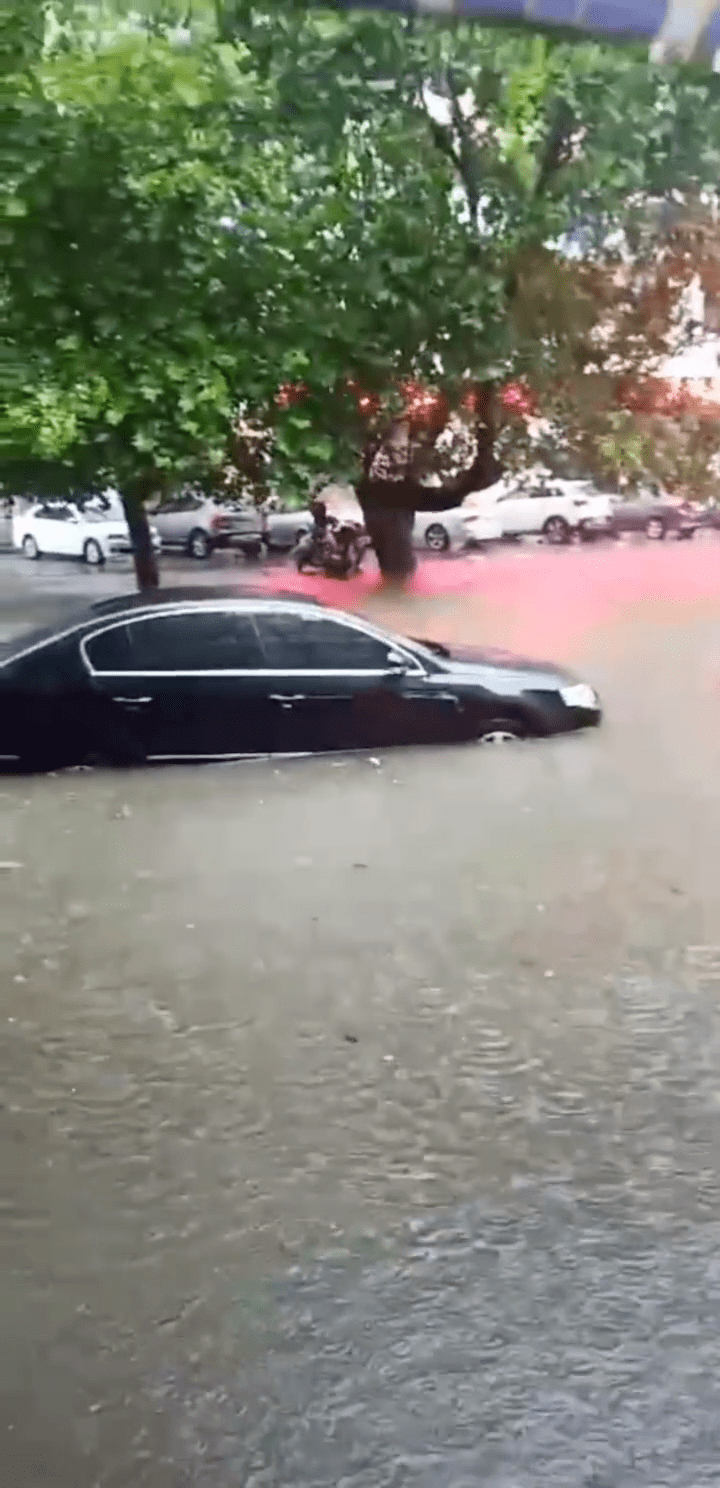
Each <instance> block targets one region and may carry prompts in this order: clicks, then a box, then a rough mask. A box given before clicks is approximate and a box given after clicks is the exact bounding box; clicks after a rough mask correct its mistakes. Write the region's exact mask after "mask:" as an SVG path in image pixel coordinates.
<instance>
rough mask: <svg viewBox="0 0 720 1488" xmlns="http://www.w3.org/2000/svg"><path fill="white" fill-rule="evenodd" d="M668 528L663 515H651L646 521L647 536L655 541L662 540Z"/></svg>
mask: <svg viewBox="0 0 720 1488" xmlns="http://www.w3.org/2000/svg"><path fill="white" fill-rule="evenodd" d="M666 530H667V529H666V527H665V523H664V522H663V519H662V517H649V518H648V520H647V522H646V523H645V536H646V537H649V538H652V540H653V541H654V542H661V541H662V539H663V538H664V536H665V533H666Z"/></svg>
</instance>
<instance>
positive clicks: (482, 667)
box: [419, 640, 578, 689]
mask: <svg viewBox="0 0 720 1488" xmlns="http://www.w3.org/2000/svg"><path fill="white" fill-rule="evenodd" d="M419 644H420V645H421V646H426V647H427V648H428V650H429V651H432V653H433V655H434V656H436V657H437V658H438V660H439V661H440V662H441V663H442V665H443V667H444V668H445V669H447V670H448V671H451V672H455V673H457V672H462V673H463V675H466V676H467V677H468V680H470V675H471V674H474V675H476V676H477V674H478V673H480V672H482V673H484V674H485V675H486V676H487V673H488V672H490V673H492V685H493V686H494V685H496V684H497V683H498V682H499V681H500V680H501V679H502V678H503V677H506V678H508V679H509V680H512V684H513V686H514V687H518V686H522V685H525V686H526V687H528V688H530V687H542V686H543V685H544V686H545V687H551V688H553V689H556V688H558V687H564V686H565V684H566V683H568V682H576V681H577V680H578V679H577V677H575V676H574V675H573V673H572V672H568V671H566V670H565V668H564V667H559V666H557V665H556V664H555V662H554V661H537V660H532V659H531V658H530V657H527V656H517V655H516V654H515V653H514V652H513V651H504V650H502V649H501V648H499V647H494V646H463V645H460V646H456V645H452V646H445V645H442V644H440V642H438V641H427V640H425V641H419Z"/></svg>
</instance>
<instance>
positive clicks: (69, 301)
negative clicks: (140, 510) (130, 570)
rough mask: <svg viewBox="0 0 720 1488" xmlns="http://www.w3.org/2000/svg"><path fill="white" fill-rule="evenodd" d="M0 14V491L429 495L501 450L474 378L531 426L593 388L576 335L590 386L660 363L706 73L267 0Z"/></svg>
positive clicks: (709, 110)
mask: <svg viewBox="0 0 720 1488" xmlns="http://www.w3.org/2000/svg"><path fill="white" fill-rule="evenodd" d="M138 11H141V13H140V14H138ZM5 13H6V16H7V19H6V20H5V21H4V26H3V33H2V47H3V50H2V66H3V71H4V82H5V88H4V93H5V98H6V100H7V101H6V102H5V103H4V104H3V120H2V123H3V126H4V127H3V134H2V140H1V141H0V151H1V152H2V155H1V158H0V165H1V166H2V172H1V176H0V219H1V226H0V232H1V233H2V246H3V253H2V263H1V265H0V304H1V305H2V375H3V383H4V389H3V399H2V411H1V412H0V479H1V480H3V481H4V483H5V485H6V486H9V487H10V488H14V489H17V488H18V485H19V484H20V483H21V482H25V483H34V482H35V481H36V480H39V479H40V476H41V474H44V476H45V479H46V480H47V479H51V480H52V481H55V482H58V481H60V480H63V481H64V483H65V484H72V483H83V484H86V485H87V484H90V483H97V482H98V481H100V480H112V481H114V482H115V483H117V484H118V485H120V486H121V488H122V489H123V490H124V491H126V492H127V491H133V492H135V493H136V495H139V496H142V495H144V494H146V493H147V492H148V491H150V490H151V489H153V488H156V487H157V486H158V485H160V484H162V483H163V482H166V481H175V480H180V479H187V478H202V479H206V480H217V479H218V478H219V476H218V471H219V470H220V469H221V468H222V467H223V465H224V464H225V463H226V461H227V460H228V459H229V458H231V459H232V460H233V461H234V463H235V465H236V466H237V467H239V468H240V470H241V473H242V472H243V471H244V472H245V474H246V476H247V478H248V479H251V480H252V481H253V482H254V484H255V485H256V486H258V485H260V486H262V485H263V484H264V485H275V486H276V487H278V488H279V489H281V490H283V491H291V490H295V491H298V492H300V491H302V492H305V491H306V490H307V487H308V484H309V483H310V482H311V481H312V480H313V479H314V478H317V477H318V476H327V475H332V476H333V477H336V478H350V479H353V480H354V481H356V482H357V481H361V482H362V480H363V479H364V480H365V482H366V484H367V482H368V481H369V482H370V485H371V486H373V484H374V487H375V489H376V493H377V491H379V490H380V486H382V487H383V492H384V498H386V497H388V491H389V484H388V483H389V482H390V484H392V485H393V487H394V489H395V490H396V491H397V490H399V487H400V485H401V484H402V483H403V482H404V483H405V496H404V498H403V499H404V501H405V504H407V505H409V506H412V505H414V504H416V502H417V501H418V500H419V499H422V501H423V502H427V499H428V491H429V492H430V498H431V499H436V500H437V501H438V502H442V501H445V502H447V501H449V500H453V499H454V500H457V499H460V496H461V495H462V494H463V490H464V487H466V486H467V480H471V481H473V482H474V483H475V484H476V485H481V484H483V483H486V481H487V479H490V478H492V476H493V474H494V472H495V469H496V466H495V464H494V458H495V456H496V455H497V454H498V453H499V454H500V455H501V456H502V455H504V454H505V452H506V449H507V448H508V447H509V446H510V445H511V444H512V441H513V440H514V439H516V436H517V434H518V429H517V427H516V424H514V423H513V422H512V420H511V421H510V422H509V423H507V422H506V423H505V425H504V426H503V427H501V425H502V417H503V416H502V415H501V414H500V415H499V414H498V409H497V399H496V398H495V390H496V389H497V388H499V387H501V386H503V385H506V384H507V383H508V382H512V381H515V382H516V383H517V382H518V381H519V382H520V383H521V384H522V385H527V386H528V387H532V388H533V389H534V390H535V392H534V395H535V396H536V397H538V396H539V397H540V400H541V401H542V397H543V395H544V393H543V390H545V389H547V390H549V393H548V396H549V398H550V400H551V402H552V406H553V410H554V415H555V417H556V418H560V417H561V416H562V408H563V407H564V406H565V404H564V403H563V399H565V403H566V404H567V390H568V388H570V387H572V386H573V385H577V382H578V377H579V375H580V373H581V372H583V371H584V370H585V369H587V368H588V367H593V368H594V369H595V371H596V373H597V379H596V382H595V384H594V386H595V388H596V389H597V388H598V387H599V386H600V384H601V382H602V380H603V379H605V380H606V381H607V379H608V378H611V377H615V376H616V375H618V363H617V358H618V356H619V355H620V353H619V349H618V348H619V345H620V340H621V339H622V338H621V337H620V336H619V335H618V334H614V351H613V355H614V356H615V362H614V363H613V362H611V361H610V352H609V350H608V345H609V341H612V340H613V336H610V337H609V338H608V337H607V336H605V337H603V335H602V334H600V335H598V327H599V326H600V325H601V322H602V321H603V317H604V320H605V323H606V324H607V321H608V316H610V317H611V318H612V317H615V319H614V320H613V325H615V326H616V328H617V325H618V324H619V320H622V324H623V327H624V331H623V336H624V343H623V344H624V351H623V353H622V355H623V356H624V358H625V365H624V367H623V368H620V369H619V370H624V371H626V372H633V371H638V370H645V369H650V368H651V367H652V365H653V362H654V359H656V358H657V356H658V355H659V354H660V352H661V351H662V350H664V348H665V346H666V344H667V339H668V334H669V332H670V330H671V326H672V316H673V310H674V306H675V303H676V301H677V297H678V295H679V292H680V290H681V288H682V285H683V284H684V283H686V282H687V278H688V275H689V274H690V272H691V271H692V265H691V260H690V258H689V257H688V256H687V254H686V253H685V252H684V250H683V254H684V256H683V255H681V256H680V258H679V257H678V254H677V252H676V251H675V249H674V246H673V245H674V236H673V235H674V234H675V225H674V222H673V220H672V216H671V214H670V216H669V215H668V212H669V210H670V208H671V207H672V204H673V203H676V204H677V202H678V201H683V200H687V199H690V198H693V199H696V200H699V199H700V198H701V196H702V193H703V192H704V191H705V190H706V188H709V187H710V186H711V185H712V183H714V182H716V181H717V178H718V171H719V168H720V97H719V96H718V79H717V78H715V76H714V75H712V74H709V73H708V74H707V75H702V74H698V73H685V72H683V71H681V70H678V69H664V70H660V69H657V68H653V67H650V66H648V64H647V62H646V61H645V58H644V57H642V56H640V55H639V54H637V53H635V52H634V51H633V50H628V51H626V52H623V51H617V50H614V49H610V48H606V47H604V46H602V45H598V44H595V43H590V42H581V43H577V44H569V43H567V42H566V41H564V40H559V39H552V40H548V39H546V38H544V37H541V36H535V37H533V36H530V35H528V34H527V33H525V34H521V35H519V34H514V33H512V32H504V33H500V32H497V31H492V32H486V31H483V30H479V29H477V28H475V27H471V26H467V25H463V24H462V23H457V24H452V25H439V24H437V23H436V22H434V21H433V20H432V19H429V18H426V19H425V20H420V19H418V20H416V21H414V22H413V23H410V22H408V21H406V20H403V19H402V18H400V17H396V16H389V15H378V14H376V13H368V14H366V13H361V12H353V13H350V14H342V13H340V14H337V13H332V12H326V11H313V10H308V9H307V8H306V7H305V6H304V5H301V4H299V3H297V0H277V3H275V4H274V5H272V6H271V5H269V4H252V3H249V0H234V3H233V0H215V3H213V4H209V3H205V0H194V3H193V4H188V3H187V0H186V3H183V4H180V3H179V0H178V3H176V0H155V3H147V4H146V5H145V6H144V7H140V6H139V4H136V5H135V6H132V5H130V4H128V5H127V6H125V5H123V4H122V3H120V0H117V3H110V0H107V3H105V4H102V3H96V4H89V3H88V4H80V3H73V0H66V3H62V4H61V3H57V4H56V5H54V6H52V5H51V6H50V8H49V9H47V8H46V7H43V6H40V5H36V4H35V3H33V0H10V4H9V6H6V12H5ZM651 206H652V211H650V210H649V208H650V207H651ZM663 214H664V215H663ZM680 260H682V261H680ZM628 264H631V265H632V273H631V274H630V275H629V277H628V275H627V274H626V276H625V280H624V281H622V283H621V282H620V281H619V279H618V270H619V267H620V266H621V265H625V268H626V269H627V265H628ZM651 281H652V284H654V285H656V286H657V285H658V284H660V285H661V286H664V289H663V293H664V301H663V313H662V315H660V314H657V315H656V316H655V319H654V321H651V320H649V319H648V318H647V317H646V319H645V323H644V325H643V324H641V323H640V321H641V318H642V315H644V314H645V311H646V309H647V305H648V303H649V301H648V293H649V288H648V286H649V284H650V283H651ZM643 295H644V296H645V301H644V302H643V300H642V296H643ZM623 307H624V308H623ZM621 310H622V314H621V313H620V311H621ZM618 317H619V319H618ZM633 317H634V322H633V323H634V325H635V330H634V331H633V332H632V334H631V332H630V323H631V321H632V319H633ZM625 331H627V334H625ZM613 369H614V370H613ZM590 386H591V384H590V383H588V384H587V387H588V388H590ZM571 402H572V400H571ZM568 406H570V405H568ZM573 417H575V418H578V417H580V413H579V409H578V406H577V400H576V403H575V405H573ZM248 421H249V423H248ZM400 426H401V427H402V428H403V429H404V431H405V437H404V440H403V439H398V437H397V431H398V428H399V427H400ZM248 427H251V428H253V429H254V430H255V431H257V430H258V429H260V430H261V431H262V437H260V438H259V439H258V438H257V437H256V438H255V442H254V443H253V440H252V439H248V438H246V437H245V435H244V434H243V430H244V429H247V428H248ZM393 452H394V453H393ZM382 458H384V459H385V467H384V469H382V470H381V469H379V467H378V465H377V464H373V462H374V461H377V460H378V459H380V463H381V465H382ZM393 461H394V465H393ZM388 462H389V464H388ZM378 483H379V484H378ZM433 492H434V493H435V496H434V498H433V494H432V493H433ZM443 493H444V494H443ZM391 496H392V493H390V497H391ZM384 498H383V499H384Z"/></svg>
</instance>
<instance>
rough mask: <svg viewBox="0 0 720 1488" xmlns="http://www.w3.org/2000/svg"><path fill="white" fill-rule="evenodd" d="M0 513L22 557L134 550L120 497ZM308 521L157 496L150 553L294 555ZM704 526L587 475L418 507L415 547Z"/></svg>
mask: <svg viewBox="0 0 720 1488" xmlns="http://www.w3.org/2000/svg"><path fill="white" fill-rule="evenodd" d="M334 512H335V515H337V516H340V517H345V518H347V519H349V520H352V521H356V522H357V521H359V522H362V513H361V511H360V507H359V506H358V504H357V502H355V501H354V499H348V500H346V501H345V502H344V503H342V504H341V506H338V505H337V503H336V504H335V507H334ZM0 516H1V517H2V531H0V539H2V538H3V537H4V539H5V541H6V543H9V542H10V541H11V542H12V546H14V547H15V548H18V549H21V550H22V551H23V552H24V553H25V554H26V556H27V557H28V558H39V557H41V556H42V555H43V554H47V555H58V556H63V557H75V558H82V559H84V560H85V562H86V563H89V564H91V565H98V564H102V563H104V562H106V561H107V560H108V559H109V558H112V557H115V556H117V555H121V554H126V553H129V552H130V551H131V542H130V533H129V530H128V526H127V522H126V519H125V515H124V512H123V509H122V504H121V502H120V500H119V498H118V497H112V496H111V497H108V496H102V497H100V496H93V497H90V498H87V499H86V500H84V501H77V502H71V501H65V500H61V499H51V498H47V499H44V500H42V501H35V502H30V503H15V504H14V505H13V504H12V503H9V502H7V501H6V502H5V503H4V505H3V509H2V512H1V513H0ZM311 526H312V515H311V513H310V511H309V509H299V510H290V511H271V510H265V511H263V510H261V509H259V508H256V507H252V506H248V505H245V504H242V503H240V502H232V501H231V502H219V501H216V500H214V499H213V498H211V497H207V496H205V495H203V494H201V493H198V492H184V493H181V494H179V495H176V496H173V497H171V498H168V499H167V500H165V501H162V502H161V503H160V504H159V505H158V506H157V508H156V509H155V510H154V511H153V513H152V521H151V536H152V541H153V544H154V546H155V548H156V550H159V549H160V547H162V548H163V549H167V550H169V551H173V550H175V551H178V552H183V553H187V554H188V555H189V556H191V557H193V558H197V559H200V560H202V559H206V558H208V557H209V556H210V554H211V553H212V552H213V551H214V550H215V549H217V548H228V547H233V548H235V549H237V550H238V551H240V552H242V553H243V554H244V555H245V557H247V558H248V559H258V558H260V557H261V555H262V553H263V549H266V550H267V551H268V552H270V553H285V552H289V551H291V550H292V549H293V548H294V547H295V546H296V545H297V543H298V542H299V541H300V540H301V538H303V537H304V536H305V535H306V534H307V533H308V532H309V530H310V528H311ZM703 528H715V529H718V530H720V507H717V506H714V505H704V504H702V503H690V502H679V501H675V500H673V499H671V498H660V497H655V496H647V497H642V498H637V499H634V500H624V499H622V498H620V497H618V496H608V495H603V494H601V493H599V492H597V491H595V490H593V488H592V487H591V486H590V485H589V483H587V482H583V481H559V482H556V483H553V482H547V483H546V482H543V481H539V482H537V483H535V484H527V483H526V484H518V483H516V484H514V485H513V484H510V483H508V482H498V484H497V485H496V486H492V487H490V488H488V489H487V490H485V491H479V492H475V493H473V494H472V495H471V496H470V497H468V498H467V499H466V501H465V502H464V503H463V504H462V505H461V506H459V507H455V508H453V509H451V510H449V511H445V512H439V513H438V512H418V513H417V514H416V517H415V543H416V546H417V547H419V548H425V549H427V550H429V551H430V552H433V553H444V552H448V551H450V550H451V549H455V550H457V549H462V548H467V547H474V548H480V549H482V548H487V547H489V546H491V545H492V544H494V543H499V542H502V541H509V540H513V539H517V538H521V537H537V538H540V539H542V540H544V541H546V542H548V543H550V544H553V545H558V544H563V543H567V542H570V541H571V540H572V538H573V537H576V536H577V537H579V538H580V539H581V540H584V541H590V540H592V539H596V538H599V537H610V538H619V537H622V536H623V535H624V534H626V533H644V534H645V535H646V537H648V538H650V539H653V540H661V539H663V538H665V537H667V536H669V535H673V536H676V537H678V538H682V539H688V538H691V537H693V536H694V535H695V533H696V532H697V531H698V530H699V529H703Z"/></svg>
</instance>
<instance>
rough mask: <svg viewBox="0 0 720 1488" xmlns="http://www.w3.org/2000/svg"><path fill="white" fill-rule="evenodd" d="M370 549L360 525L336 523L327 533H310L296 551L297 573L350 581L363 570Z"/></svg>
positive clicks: (331, 525)
mask: <svg viewBox="0 0 720 1488" xmlns="http://www.w3.org/2000/svg"><path fill="white" fill-rule="evenodd" d="M370 546H371V544H370V539H369V537H368V535H367V533H366V532H365V529H364V528H363V527H361V526H360V524H359V522H350V521H344V522H340V521H333V520H332V518H331V519H330V521H329V522H328V525H327V527H326V529H325V531H324V532H316V531H313V532H308V533H307V534H306V536H305V537H302V538H301V539H300V542H299V543H298V544H297V547H295V548H294V549H293V554H292V557H293V560H294V562H295V565H296V567H297V571H298V573H308V572H309V573H315V574H322V575H323V577H324V578H326V579H349V578H352V576H353V575H354V574H358V573H359V572H360V569H361V568H362V561H363V558H364V556H365V554H366V552H367V550H368V548H369V547H370Z"/></svg>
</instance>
